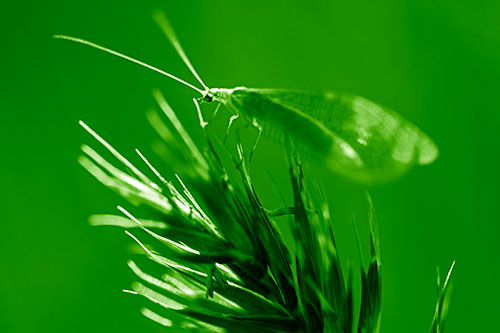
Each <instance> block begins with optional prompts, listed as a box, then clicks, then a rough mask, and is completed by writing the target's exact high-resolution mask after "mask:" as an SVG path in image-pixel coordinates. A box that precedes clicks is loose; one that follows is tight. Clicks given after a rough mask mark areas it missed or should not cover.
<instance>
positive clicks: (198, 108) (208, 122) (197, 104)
mask: <svg viewBox="0 0 500 333" xmlns="http://www.w3.org/2000/svg"><path fill="white" fill-rule="evenodd" d="M193 102H194V105H195V106H196V112H198V118H199V119H200V126H201V127H202V128H203V130H205V127H206V126H207V125H208V124H210V123H211V122H212V120H214V118H215V116H216V115H217V113H218V112H219V109H220V106H221V104H222V103H219V104H218V105H217V107H216V108H215V111H214V113H213V114H212V115H211V116H210V119H209V120H208V121H205V120H204V119H203V114H202V113H201V108H200V103H199V102H198V100H197V99H196V98H193Z"/></svg>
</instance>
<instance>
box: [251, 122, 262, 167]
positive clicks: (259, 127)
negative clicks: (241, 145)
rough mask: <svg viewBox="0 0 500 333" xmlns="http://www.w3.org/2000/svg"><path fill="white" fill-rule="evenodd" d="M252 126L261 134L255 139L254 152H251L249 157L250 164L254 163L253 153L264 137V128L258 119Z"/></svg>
mask: <svg viewBox="0 0 500 333" xmlns="http://www.w3.org/2000/svg"><path fill="white" fill-rule="evenodd" d="M252 126H254V127H255V128H256V129H257V130H258V131H259V133H258V134H257V138H256V139H255V143H254V144H253V147H252V150H251V151H250V155H249V156H248V162H249V163H250V162H251V161H252V157H253V153H254V152H255V149H257V145H258V144H259V141H260V137H261V136H262V130H263V128H262V126H261V125H260V124H259V123H258V122H257V120H256V119H254V120H253V121H252Z"/></svg>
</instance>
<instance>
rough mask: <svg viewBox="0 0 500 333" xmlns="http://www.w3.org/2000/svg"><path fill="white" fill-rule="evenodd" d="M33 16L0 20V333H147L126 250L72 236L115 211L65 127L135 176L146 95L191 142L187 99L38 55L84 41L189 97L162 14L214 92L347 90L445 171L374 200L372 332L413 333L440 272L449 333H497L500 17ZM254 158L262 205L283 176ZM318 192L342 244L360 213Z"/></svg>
mask: <svg viewBox="0 0 500 333" xmlns="http://www.w3.org/2000/svg"><path fill="white" fill-rule="evenodd" d="M41 3H42V2H34V1H33V2H18V3H16V4H11V5H7V6H10V7H7V8H3V9H2V10H1V14H0V15H1V23H0V24H1V25H2V27H1V30H0V31H1V34H2V42H1V45H2V46H1V53H0V57H1V59H0V66H1V68H2V69H1V72H0V78H1V80H0V84H1V87H0V124H1V125H0V126H1V131H0V136H1V137H0V138H1V140H0V144H1V155H0V156H1V164H0V167H1V173H0V185H1V189H2V190H1V192H0V193H1V194H0V195H1V196H2V198H1V201H0V205H1V210H0V212H1V215H0V217H1V218H0V331H2V332H45V331H47V332H48V331H50V332H59V331H61V332H63V331H64V332H80V331H81V332H110V331H120V332H148V331H151V332H156V331H160V328H159V327H158V326H157V325H155V324H153V323H151V322H149V321H148V320H146V319H145V318H143V317H142V316H141V315H140V314H139V312H138V304H137V300H136V299H135V298H134V297H131V296H129V295H124V294H122V293H121V289H122V288H127V287H128V286H129V283H130V281H131V279H132V276H131V274H130V273H129V271H128V268H127V267H126V265H125V260H126V258H127V253H126V245H127V244H128V243H129V240H128V239H127V238H126V236H125V235H124V234H123V233H122V232H119V231H117V230H115V229H105V228H103V229H99V228H92V227H90V226H88V224H87V222H86V219H87V216H88V215H90V214H92V213H114V212H116V210H115V208H114V207H115V206H116V204H117V203H122V201H121V200H119V199H118V197H117V196H116V195H115V194H113V193H111V192H110V191H108V190H107V189H105V188H104V187H103V186H102V185H101V184H99V183H97V181H95V180H94V179H93V178H92V177H91V176H90V175H88V174H87V173H86V172H85V171H84V170H83V169H82V168H81V167H80V166H79V165H78V164H77V163H76V157H77V155H78V154H79V145H80V144H81V143H84V142H85V143H90V144H91V145H93V146H97V144H95V142H94V141H93V140H92V139H91V138H90V136H89V135H87V134H86V133H84V131H83V130H82V129H81V128H79V126H78V124H77V121H78V120H79V119H83V120H85V121H86V122H87V123H88V124H90V125H91V126H92V127H93V128H94V129H95V130H97V131H98V132H99V133H101V134H102V135H103V136H105V137H106V138H107V139H108V140H109V141H110V142H112V143H113V144H114V145H115V147H116V148H117V149H119V150H120V151H121V152H123V153H124V154H125V155H127V156H132V158H131V159H132V160H133V161H137V158H135V157H134V156H133V155H134V154H133V149H134V148H136V147H139V148H142V149H143V151H145V152H146V153H147V154H149V155H151V153H150V152H151V149H150V148H149V143H150V142H151V141H152V140H153V139H154V138H155V135H154V133H153V131H152V130H150V129H149V126H148V124H147V123H146V121H145V117H144V112H145V111H146V110H147V109H148V108H149V107H151V106H153V105H154V101H153V98H152V96H151V90H152V88H154V87H160V88H161V89H162V90H163V92H164V93H165V95H166V97H167V99H168V101H169V102H170V103H171V105H172V106H173V107H174V109H175V110H182V111H181V112H179V117H180V118H181V119H182V120H183V121H184V122H185V123H186V124H188V127H191V128H192V129H193V132H194V136H195V137H197V138H201V134H200V133H199V130H198V129H197V128H195V126H196V115H195V113H194V110H193V107H192V104H191V98H192V97H195V95H194V94H193V93H192V92H191V91H190V90H189V89H187V88H183V87H181V86H179V85H177V84H176V83H174V82H171V81H169V80H168V79H165V78H163V77H160V76H159V75H157V74H155V73H152V72H149V71H147V70H145V69H142V68H139V67H137V66H134V65H132V64H129V63H125V62H124V61H122V60H119V59H117V58H113V57H110V56H107V55H104V54H102V53H99V52H97V51H95V50H92V49H89V48H85V47H81V46H79V45H76V44H70V43H68V42H65V41H59V40H53V39H51V35H53V34H55V33H62V34H68V35H74V36H80V37H83V38H86V39H90V40H92V41H95V42H98V43H102V44H104V45H107V46H109V47H112V48H114V49H116V50H120V51H122V52H125V53H127V54H129V55H131V56H135V57H138V58H140V59H143V60H145V61H147V62H149V63H151V64H154V65H157V66H159V67H161V68H164V69H168V70H169V71H171V72H173V73H175V74H178V75H179V76H181V77H184V78H186V79H187V80H189V81H194V80H193V79H192V77H191V76H190V75H189V73H188V71H187V70H186V69H185V67H184V66H183V65H182V63H181V61H180V60H179V59H178V57H177V56H176V54H175V52H174V51H173V49H172V47H171V46H170V45H169V44H168V42H167V41H166V39H165V38H164V37H163V36H162V35H161V32H160V31H159V29H158V28H157V27H156V26H155V24H154V23H153V20H152V18H151V13H152V11H153V9H155V8H162V9H164V10H165V11H166V13H167V15H168V16H169V17H170V18H171V20H172V23H173V25H174V27H175V29H176V31H177V34H178V35H179V37H180V39H181V41H182V42H183V44H184V47H185V49H186V50H187V52H188V54H189V55H190V57H191V60H192V62H193V64H195V66H196V68H197V69H198V71H199V72H200V74H201V75H202V77H203V78H205V81H206V82H207V84H209V85H211V86H214V87H233V86H238V85H245V86H248V87H276V88H294V89H324V88H331V89H337V90H343V91H349V92H353V93H356V94H359V95H362V96H365V97H367V98H369V99H372V100H374V101H376V102H379V103H381V104H383V105H386V106H389V107H391V108H393V109H395V110H397V111H398V112H399V113H400V114H402V115H404V116H405V117H406V118H408V119H410V120H412V121H413V122H414V123H416V124H418V125H419V126H420V127H421V128H422V129H423V130H424V131H425V132H427V133H428V134H429V135H430V136H431V137H432V138H433V139H435V141H436V142H437V144H438V145H439V147H440V149H441V155H440V157H439V159H438V160H437V161H436V162H435V163H434V164H432V165H431V166H427V167H420V168H415V169H414V170H413V171H412V172H411V173H410V174H409V175H407V176H406V177H404V178H403V179H402V180H400V181H398V182H396V183H394V184H390V185H387V186H383V187H378V188H375V189H373V190H372V195H373V198H374V202H375V208H376V210H377V213H378V218H379V222H380V228H381V238H382V260H383V319H382V331H383V332H425V331H427V329H428V326H429V323H430V320H431V317H432V312H433V306H434V300H435V275H436V269H435V267H436V266H437V265H440V266H441V267H442V269H443V270H445V269H446V268H447V267H448V266H449V265H450V264H451V261H452V260H453V259H456V260H457V265H456V271H455V289H454V294H453V299H452V304H451V308H450V313H449V319H448V323H447V331H448V332H493V331H498V330H499V326H500V325H499V324H498V319H497V318H498V310H499V306H498V299H499V298H500V289H499V287H498V274H499V272H500V268H499V266H498V256H499V254H500V245H499V242H498V232H499V231H500V227H499V223H498V222H499V219H498V209H497V207H498V199H499V194H498V188H499V179H498V157H497V154H498V152H499V149H498V137H497V133H498V122H499V113H500V112H499V111H500V109H499V106H500V93H499V88H500V87H499V78H500V76H499V74H500V33H499V32H500V23H499V22H500V5H499V4H498V2H495V1H485V2H480V1H474V2H472V1H471V2H470V3H465V2H464V3H461V2H457V1H452V0H444V1H430V0H429V1H415V2H414V1H400V0H393V1H366V2H362V1H291V0H287V1H230V0H227V1H218V0H215V1H177V2H176V3H172V2H171V1H157V2H149V1H137V2H130V3H129V2H123V1H85V2H79V3H75V2H71V1H59V2H56V1H49V2H44V4H41ZM2 6H6V5H5V4H3V5H2ZM189 125H191V126H189ZM266 146H267V147H266ZM262 147H263V148H259V149H260V151H258V152H257V153H256V156H255V164H256V168H255V177H256V182H257V186H258V189H259V188H260V190H261V192H263V196H264V197H265V196H267V194H266V193H265V192H266V188H265V186H263V185H264V184H265V182H266V181H267V180H266V178H265V177H267V176H266V174H267V172H270V173H271V174H278V175H277V176H276V177H278V178H280V177H281V178H282V179H286V175H282V174H281V171H282V170H281V169H279V168H277V169H273V168H274V166H275V165H276V164H278V165H280V164H279V163H276V159H278V158H277V157H276V156H273V155H275V154H272V145H271V144H269V145H266V144H264V145H263V146H262ZM269 147H271V148H269ZM153 160H155V159H154V158H153ZM318 177H323V178H319V179H321V181H322V182H323V183H324V185H325V187H326V188H327V189H328V194H329V196H330V199H331V201H332V206H333V208H334V209H333V210H334V212H333V214H334V216H338V218H337V220H338V223H339V230H341V229H342V228H343V227H342V226H344V227H345V229H348V222H347V221H346V219H344V218H343V215H346V216H347V215H348V214H349V212H350V211H357V210H358V208H359V210H362V209H363V208H362V207H364V203H363V201H362V200H361V198H362V197H361V195H360V193H361V191H360V189H359V188H357V187H355V186H351V185H349V184H348V183H347V182H345V181H342V180H338V179H336V178H335V176H331V175H330V176H328V174H327V173H326V172H322V173H321V175H320V176H318ZM281 178H280V179H281ZM262 179H263V180H262ZM335 209H337V211H338V215H335V214H336V212H335ZM346 226H347V227H346ZM344 243H345V244H347V245H346V246H344V247H345V251H347V252H345V253H349V251H351V253H350V254H348V256H350V255H352V256H355V254H354V252H352V251H353V248H352V246H349V244H350V243H349V242H348V241H345V242H344Z"/></svg>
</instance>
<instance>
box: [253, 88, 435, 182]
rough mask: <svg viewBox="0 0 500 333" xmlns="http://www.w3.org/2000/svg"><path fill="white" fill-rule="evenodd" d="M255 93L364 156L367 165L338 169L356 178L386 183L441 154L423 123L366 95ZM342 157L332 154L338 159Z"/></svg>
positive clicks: (262, 90) (283, 91) (330, 158)
mask: <svg viewBox="0 0 500 333" xmlns="http://www.w3.org/2000/svg"><path fill="white" fill-rule="evenodd" d="M255 91H256V92H259V93H261V94H263V95H265V96H266V97H267V98H269V99H270V100H272V101H274V102H275V103H279V104H282V105H284V106H287V107H289V108H291V109H295V110H300V112H302V113H304V114H305V115H307V116H309V117H311V118H312V119H315V120H316V121H318V123H320V124H322V125H323V126H324V127H326V128H327V129H328V130H329V131H331V132H332V134H333V135H334V136H336V137H340V138H342V140H344V141H345V142H347V143H348V144H349V145H350V146H351V147H352V148H353V149H354V150H355V152H356V153H357V155H359V156H360V158H361V160H362V161H363V167H362V168H361V169H355V170H336V171H339V172H340V173H343V174H344V175H346V176H348V177H349V178H352V179H354V180H357V181H360V182H363V183H381V182H386V181H389V180H391V179H393V178H396V177H398V176H400V175H402V174H403V173H405V172H406V171H407V170H408V169H409V167H410V166H411V165H413V164H414V163H417V164H421V165H424V164H429V163H431V162H433V161H434V160H435V159H436V158H437V156H438V152H439V151H438V148H437V147H436V145H435V144H434V142H433V141H432V140H431V139H430V138H429V137H428V136H427V135H426V134H424V133H423V132H422V131H421V130H420V129H419V128H418V127H416V126H415V125H413V124H412V123H410V122H409V121H408V120H406V119H404V118H403V117H401V116H400V115H398V114H397V113H395V112H394V111H392V110H390V109H388V108H385V107H383V106H380V105H378V104H376V103H374V102H372V101H369V100H367V99H365V98H363V97H360V96H356V95H353V94H348V93H340V92H336V91H325V92H306V91H293V90H274V89H256V90H255ZM296 130H297V131H300V128H297V129H296ZM337 152H338V151H337ZM342 159H343V157H342V156H328V160H332V161H335V160H342ZM327 162H328V161H327ZM336 169H338V168H336Z"/></svg>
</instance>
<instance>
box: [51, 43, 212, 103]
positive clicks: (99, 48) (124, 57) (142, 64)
mask: <svg viewBox="0 0 500 333" xmlns="http://www.w3.org/2000/svg"><path fill="white" fill-rule="evenodd" d="M54 38H57V39H66V40H69V41H72V42H76V43H80V44H84V45H88V46H90V47H93V48H96V49H98V50H101V51H104V52H107V53H111V54H113V55H115V56H117V57H120V58H123V59H125V60H128V61H131V62H133V63H136V64H138V65H141V66H143V67H146V68H149V69H151V70H153V71H155V72H157V73H160V74H163V75H165V76H167V77H169V78H171V79H174V80H175V81H177V82H180V83H182V84H183V85H185V86H187V87H189V88H191V89H193V90H196V91H197V92H199V93H200V94H202V95H203V90H201V89H199V88H197V87H195V86H193V85H192V84H190V83H188V82H186V81H184V80H182V79H180V78H178V77H177V76H174V75H172V74H170V73H167V72H165V71H162V70H161V69H158V68H156V67H153V66H151V65H148V64H146V63H144V62H142V61H139V60H136V59H134V58H131V57H129V56H126V55H124V54H121V53H119V52H116V51H113V50H111V49H108V48H107V47H104V46H101V45H97V44H95V43H92V42H89V41H87V40H84V39H80V38H76V37H71V36H65V35H54ZM203 86H205V85H203ZM205 89H206V87H205Z"/></svg>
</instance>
